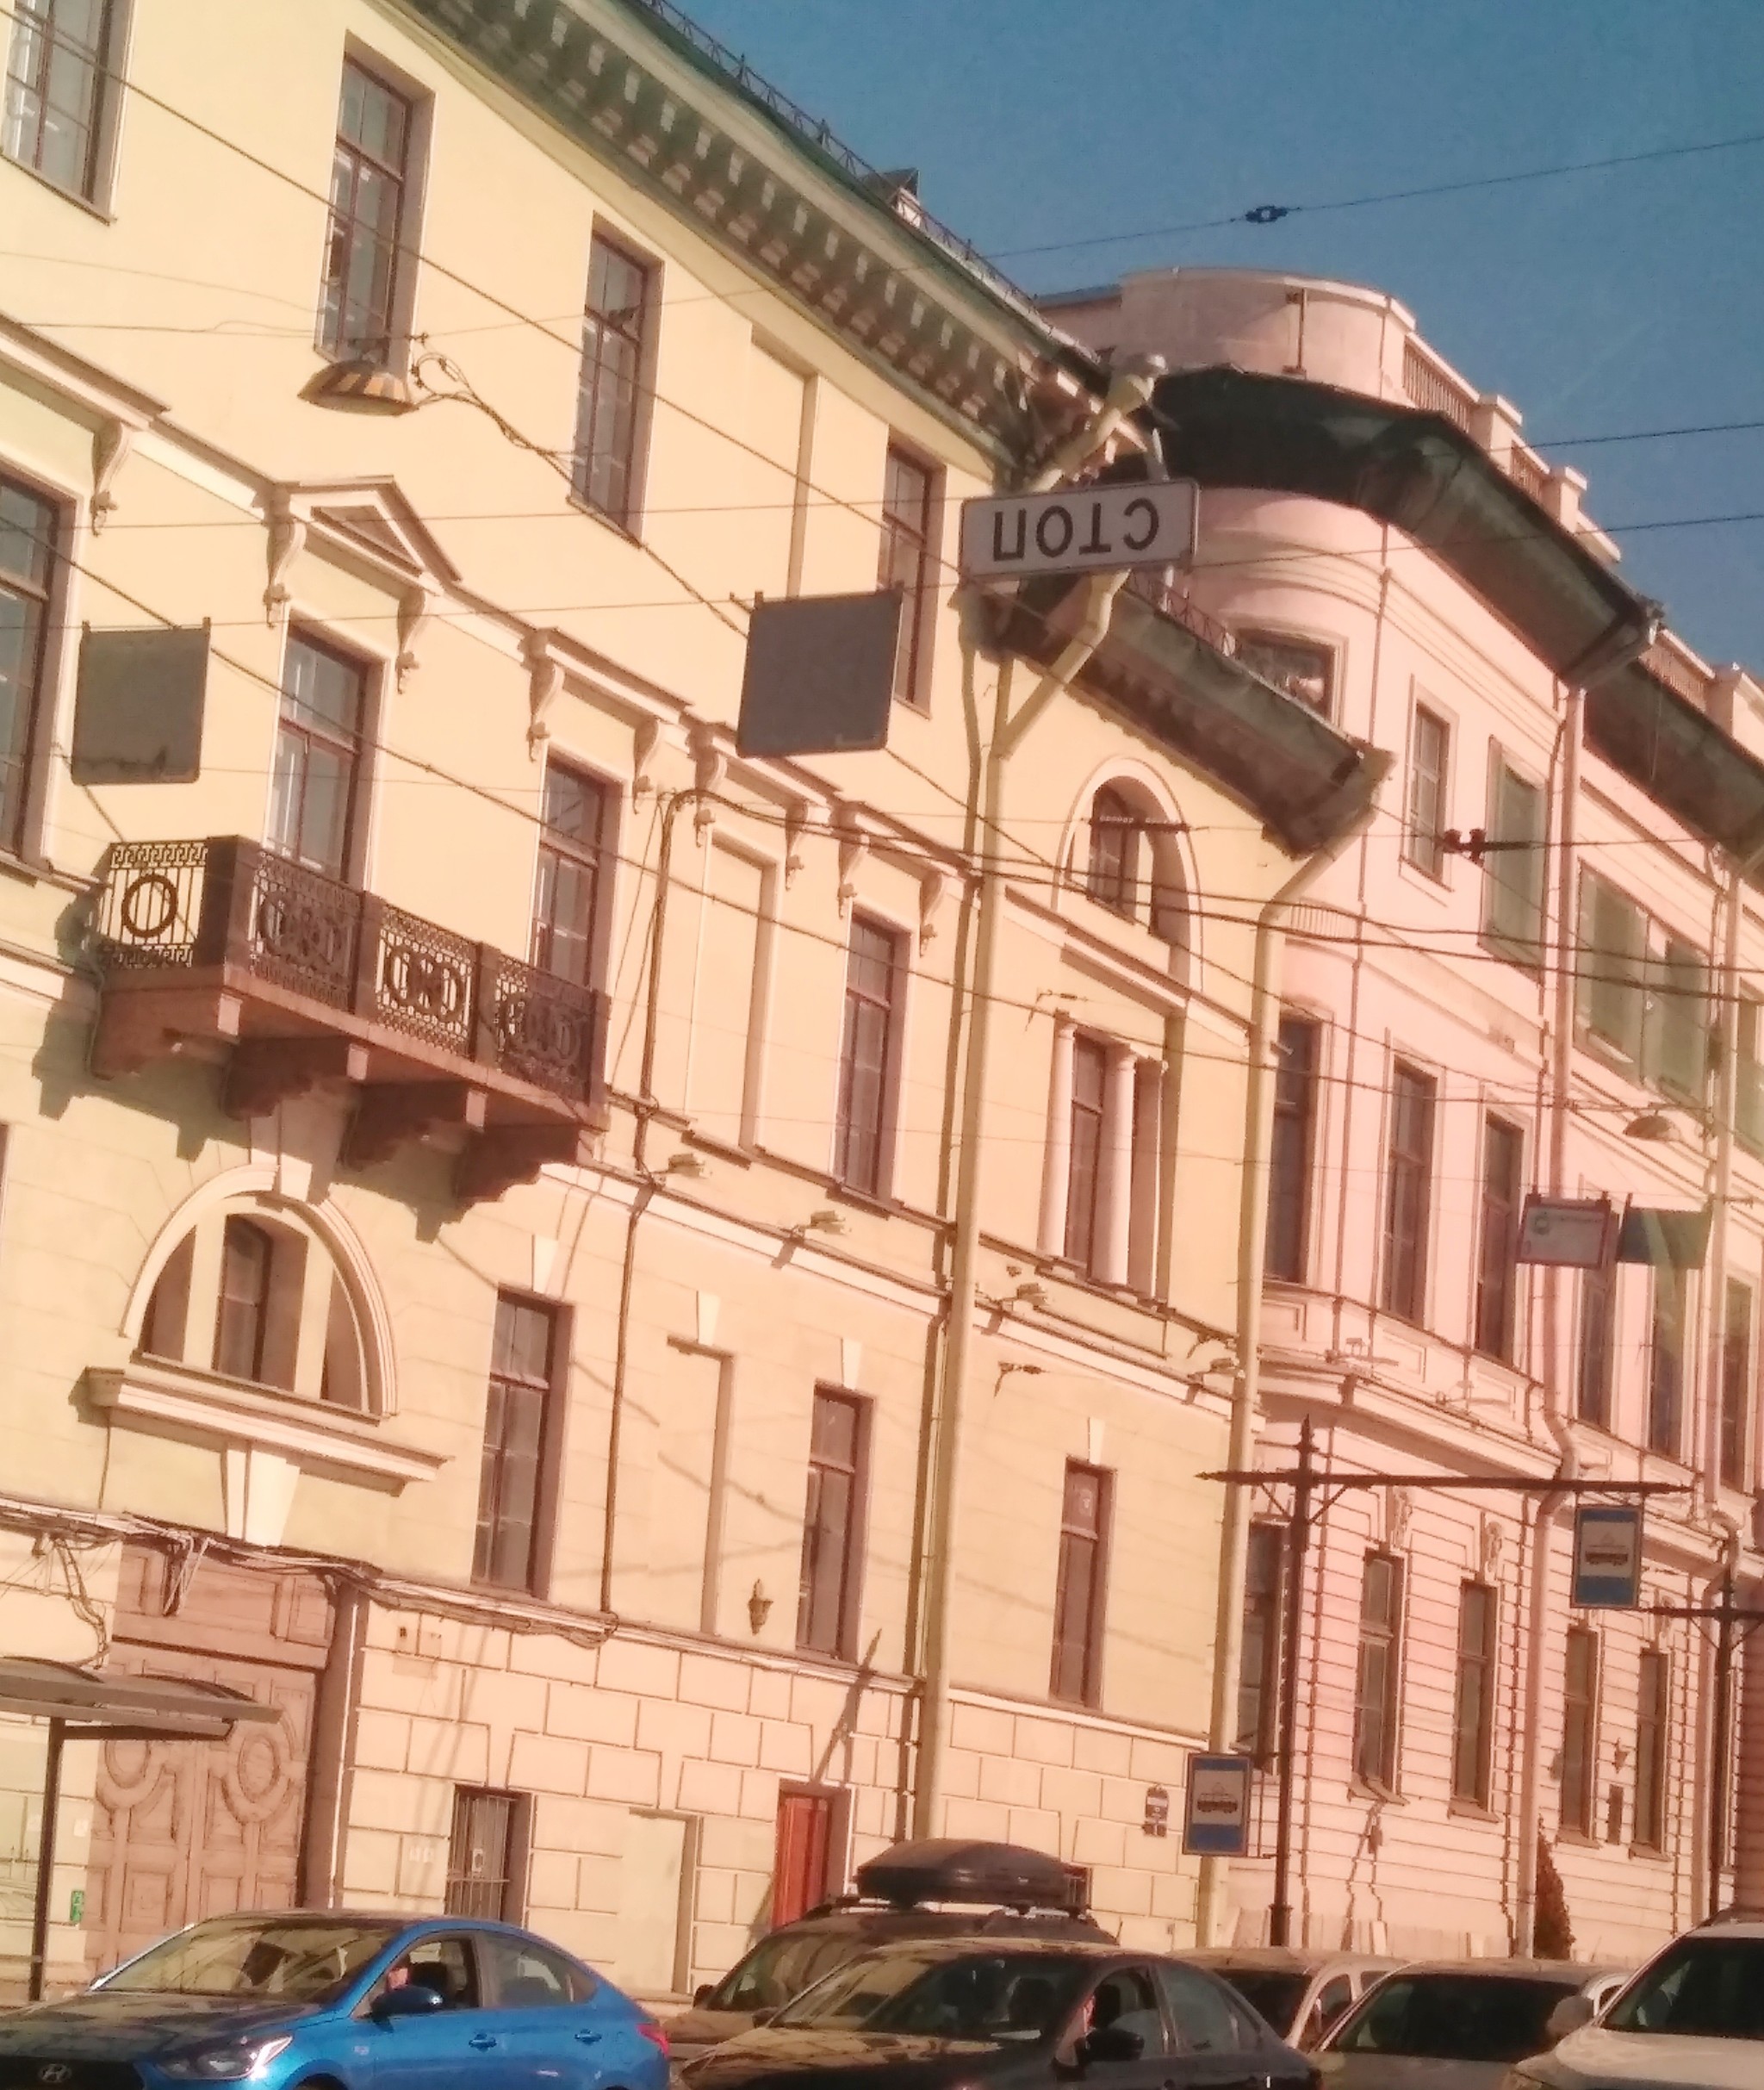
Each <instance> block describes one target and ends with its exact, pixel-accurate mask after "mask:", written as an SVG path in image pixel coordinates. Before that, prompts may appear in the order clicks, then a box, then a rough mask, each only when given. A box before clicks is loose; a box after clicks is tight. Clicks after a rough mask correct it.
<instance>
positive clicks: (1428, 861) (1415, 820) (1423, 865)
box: [1402, 704, 1451, 878]
mask: <svg viewBox="0 0 1764 2090" xmlns="http://www.w3.org/2000/svg"><path fill="white" fill-rule="evenodd" d="M1450 753H1451V728H1450V726H1449V725H1447V724H1446V723H1445V721H1444V718H1441V717H1440V716H1439V714H1438V712H1434V711H1429V710H1428V708H1427V706H1425V704H1418V705H1416V706H1415V716H1414V723H1413V726H1412V727H1411V729H1410V732H1409V818H1408V830H1407V833H1406V834H1405V836H1404V837H1403V845H1402V853H1403V855H1405V856H1406V857H1407V859H1408V861H1409V862H1411V863H1412V864H1413V865H1414V867H1415V868H1416V869H1417V870H1418V871H1425V873H1426V874H1427V875H1428V877H1429V878H1443V877H1444V875H1445V825H1446V822H1445V806H1446V797H1445V793H1446V780H1447V777H1448V775H1449V774H1450V772H1449V769H1448V766H1447V765H1448V762H1449V760H1450Z"/></svg>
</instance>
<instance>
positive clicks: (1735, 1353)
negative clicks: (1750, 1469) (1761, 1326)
mask: <svg viewBox="0 0 1764 2090" xmlns="http://www.w3.org/2000/svg"><path fill="white" fill-rule="evenodd" d="M1751 1407H1752V1288H1751V1286H1750V1285H1749V1284H1746V1283H1745V1282H1744V1281H1743V1279H1742V1278H1729V1279H1728V1280H1727V1311H1726V1313H1725V1315H1724V1316H1723V1320H1722V1327H1721V1479H1722V1484H1723V1485H1724V1486H1725V1487H1729V1488H1743V1487H1744V1486H1745V1485H1746V1469H1747V1465H1748V1455H1749V1452H1750V1435H1751V1428H1750V1426H1751V1420H1752V1417H1751Z"/></svg>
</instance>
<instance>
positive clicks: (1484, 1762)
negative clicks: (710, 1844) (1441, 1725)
mask: <svg viewBox="0 0 1764 2090" xmlns="http://www.w3.org/2000/svg"><path fill="white" fill-rule="evenodd" d="M1496 1608H1497V1607H1496V1602H1495V1595H1494V1590H1493V1589H1490V1588H1489V1586H1488V1583H1484V1582H1467V1583H1465V1584H1464V1585H1463V1590H1462V1592H1461V1593H1460V1595H1459V1597H1458V1613H1457V1692H1456V1694H1455V1696H1454V1700H1453V1704H1452V1716H1451V1796H1452V1798H1453V1799H1454V1800H1463V1801H1468V1802H1469V1805H1470V1806H1472V1807H1487V1806H1488V1784H1489V1763H1490V1757H1491V1753H1492V1748H1493V1744H1494V1621H1495V1614H1496Z"/></svg>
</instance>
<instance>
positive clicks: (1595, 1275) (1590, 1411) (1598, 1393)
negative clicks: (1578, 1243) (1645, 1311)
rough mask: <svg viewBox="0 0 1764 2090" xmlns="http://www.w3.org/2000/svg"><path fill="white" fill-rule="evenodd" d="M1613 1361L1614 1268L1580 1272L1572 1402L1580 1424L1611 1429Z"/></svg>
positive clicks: (1603, 1266) (1606, 1266) (1611, 1265)
mask: <svg viewBox="0 0 1764 2090" xmlns="http://www.w3.org/2000/svg"><path fill="white" fill-rule="evenodd" d="M1616 1361H1617V1266H1616V1265H1615V1264H1614V1263H1601V1264H1599V1266H1598V1267H1597V1268H1596V1269H1594V1270H1583V1271H1582V1272H1581V1354H1580V1362H1579V1367H1578V1370H1577V1372H1576V1373H1575V1392H1576V1402H1577V1405H1578V1408H1579V1410H1580V1415H1581V1421H1583V1422H1593V1423H1596V1424H1597V1425H1598V1427H1599V1428H1600V1429H1609V1428H1611V1389H1612V1375H1613V1371H1614V1367H1615V1365H1616Z"/></svg>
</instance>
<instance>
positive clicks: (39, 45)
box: [0, 0, 116, 202]
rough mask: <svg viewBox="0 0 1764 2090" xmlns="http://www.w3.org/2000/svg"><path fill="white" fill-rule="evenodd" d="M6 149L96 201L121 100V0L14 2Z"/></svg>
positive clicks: (2, 141)
mask: <svg viewBox="0 0 1764 2090" xmlns="http://www.w3.org/2000/svg"><path fill="white" fill-rule="evenodd" d="M12 12H13V24H12V44H11V48H10V50H9V53H8V54H7V61H6V107H5V112H4V119H3V128H0V150H3V151H4V152H5V154H6V157H7V158H8V159H14V160H16V161H17V162H18V164H19V165H21V166H24V167H29V168H32V169H33V170H34V171H35V172H37V173H38V174H40V175H41V176H42V177H44V179H45V180H46V181H51V182H53V183H55V185H56V187H57V188H58V189H65V190H69V191H70V192H71V194H72V195H75V196H84V198H85V199H86V201H87V202H95V201H96V199H97V196H98V191H99V189H100V186H101V183H102V177H103V166H102V162H103V159H104V147H105V140H106V133H107V130H108V128H109V122H110V114H111V110H112V108H113V107H114V104H115V95H114V94H113V92H112V80H111V74H110V71H109V67H110V64H111V60H112V56H113V53H114V52H115V46H116V35H115V27H116V8H115V0H13V10H12Z"/></svg>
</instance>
